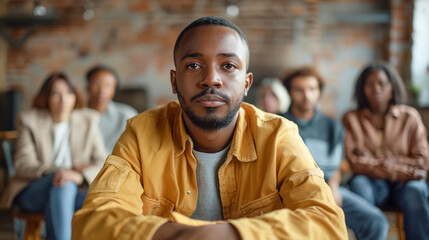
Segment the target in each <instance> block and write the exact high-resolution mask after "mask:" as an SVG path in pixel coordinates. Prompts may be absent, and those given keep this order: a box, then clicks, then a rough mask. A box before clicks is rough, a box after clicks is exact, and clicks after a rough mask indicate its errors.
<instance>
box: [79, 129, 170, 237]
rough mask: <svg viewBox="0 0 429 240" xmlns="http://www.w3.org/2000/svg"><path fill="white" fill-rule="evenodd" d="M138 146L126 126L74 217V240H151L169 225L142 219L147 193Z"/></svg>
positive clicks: (148, 218)
mask: <svg viewBox="0 0 429 240" xmlns="http://www.w3.org/2000/svg"><path fill="white" fill-rule="evenodd" d="M136 144H137V143H136V139H135V133H134V131H133V130H132V129H131V128H130V127H128V126H127V129H126V130H125V132H124V133H123V135H122V136H121V137H120V139H119V140H118V143H117V144H116V146H115V148H114V149H113V154H112V155H110V156H109V157H108V158H107V160H106V163H105V164H104V166H103V168H102V169H101V171H100V172H99V173H98V175H97V177H96V178H95V180H94V181H93V183H92V184H91V186H90V188H89V191H88V194H87V196H86V198H85V201H84V204H83V207H82V209H80V210H79V211H77V212H76V213H75V215H74V217H73V222H72V239H75V240H78V239H87V240H91V239H126V240H133V239H151V238H152V236H153V234H154V233H155V232H156V230H157V229H158V228H159V227H160V226H161V225H162V224H164V223H166V222H167V221H168V219H166V218H162V217H158V216H143V215H142V212H143V210H142V209H143V203H142V200H141V196H142V194H143V192H144V189H143V185H142V176H141V170H140V164H139V161H138V157H137V155H138V153H137V151H138V150H137V149H138V148H137V145H136ZM125 159H127V160H125Z"/></svg>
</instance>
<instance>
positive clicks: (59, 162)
mask: <svg viewBox="0 0 429 240" xmlns="http://www.w3.org/2000/svg"><path fill="white" fill-rule="evenodd" d="M84 106H85V101H84V98H83V97H82V94H81V93H80V92H79V91H78V89H77V86H76V85H75V83H73V82H72V81H71V80H70V79H69V78H68V77H67V76H66V75H65V74H64V73H53V74H52V75H50V76H49V77H48V78H47V79H46V80H45V82H44V83H43V85H42V87H41V89H40V90H39V92H38V93H37V95H36V97H35V98H34V100H33V109H30V110H27V111H23V112H22V113H21V114H20V115H19V116H18V118H17V130H18V134H19V135H18V139H17V143H16V144H17V145H16V153H15V159H14V166H15V176H14V177H13V178H12V179H11V181H10V184H9V186H8V187H7V189H6V192H5V194H4V196H3V199H2V205H3V206H6V207H10V206H11V204H12V203H13V204H14V205H16V206H17V207H18V208H19V209H20V210H23V211H28V212H39V213H43V214H44V218H45V223H46V235H47V239H70V238H71V221H72V217H73V214H74V212H75V210H77V209H79V208H81V207H82V203H83V200H84V198H85V196H86V193H87V191H88V184H90V183H91V182H92V180H93V179H94V178H95V176H96V175H97V173H98V171H99V169H100V168H101V167H102V164H103V162H104V159H105V157H106V153H105V149H104V144H103V139H102V137H101V134H100V132H99V129H98V119H99V114H98V113H97V112H95V111H93V110H89V109H84V108H83V107H84Z"/></svg>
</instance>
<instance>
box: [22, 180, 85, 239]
mask: <svg viewBox="0 0 429 240" xmlns="http://www.w3.org/2000/svg"><path fill="white" fill-rule="evenodd" d="M54 176H55V173H51V174H47V175H45V176H43V177H41V178H39V179H37V180H35V181H33V182H31V183H30V184H29V185H28V186H27V187H25V188H24V190H22V191H21V192H20V193H19V194H18V195H17V196H16V197H15V199H14V204H15V205H16V206H17V207H18V208H19V209H21V210H23V211H28V212H41V213H43V214H44V217H45V219H44V220H45V224H46V239H48V240H51V239H60V240H68V239H71V222H72V218H73V214H74V212H75V211H76V210H78V209H80V208H81V207H82V204H83V200H84V199H85V196H86V193H87V192H88V189H85V190H84V191H81V192H79V188H78V186H77V184H75V183H73V182H67V183H66V184H64V185H63V186H62V187H55V186H54V185H53V179H54Z"/></svg>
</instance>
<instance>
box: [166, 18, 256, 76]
mask: <svg viewBox="0 0 429 240" xmlns="http://www.w3.org/2000/svg"><path fill="white" fill-rule="evenodd" d="M200 26H222V27H227V28H231V29H232V30H234V31H235V32H237V33H238V35H240V38H241V40H242V41H243V42H244V43H245V44H246V49H247V62H246V64H247V69H248V68H249V58H250V57H249V55H250V51H249V43H248V42H247V38H246V35H244V33H243V31H241V29H240V28H238V27H237V26H236V25H235V24H234V23H232V22H231V21H229V20H227V19H225V18H222V17H217V16H208V17H202V18H199V19H197V20H195V21H193V22H192V23H191V24H189V25H188V26H187V27H185V28H184V29H183V30H182V32H180V34H179V36H178V37H177V39H176V43H175V44H174V50H173V59H174V65H175V66H176V51H177V48H178V47H179V45H180V42H181V41H182V38H183V36H184V35H185V33H186V32H188V31H189V30H191V29H193V28H196V27H200Z"/></svg>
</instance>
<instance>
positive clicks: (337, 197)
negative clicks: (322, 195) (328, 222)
mask: <svg viewBox="0 0 429 240" xmlns="http://www.w3.org/2000/svg"><path fill="white" fill-rule="evenodd" d="M330 187H331V191H332V195H333V196H334V200H335V203H336V204H337V205H338V207H342V206H343V197H342V195H341V192H340V188H339V187H338V186H330Z"/></svg>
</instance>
